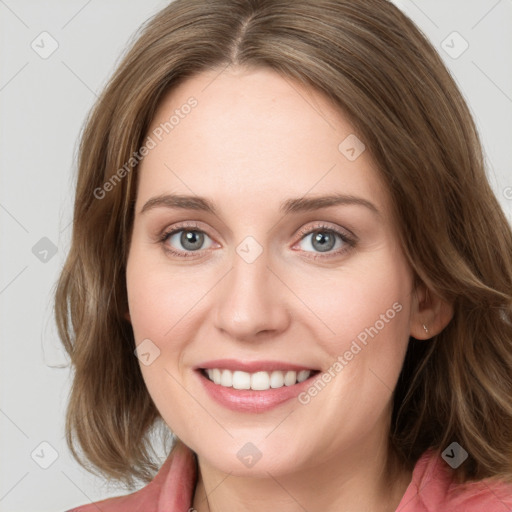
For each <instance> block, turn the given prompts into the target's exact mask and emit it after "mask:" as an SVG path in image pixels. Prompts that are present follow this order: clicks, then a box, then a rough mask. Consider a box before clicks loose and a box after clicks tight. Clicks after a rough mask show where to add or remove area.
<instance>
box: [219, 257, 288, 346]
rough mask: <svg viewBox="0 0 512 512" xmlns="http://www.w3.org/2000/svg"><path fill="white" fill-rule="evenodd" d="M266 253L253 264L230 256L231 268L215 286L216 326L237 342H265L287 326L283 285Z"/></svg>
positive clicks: (284, 288)
mask: <svg viewBox="0 0 512 512" xmlns="http://www.w3.org/2000/svg"><path fill="white" fill-rule="evenodd" d="M267 255H268V251H266V250H264V251H263V252H262V253H261V254H260V255H259V256H258V257H257V258H256V259H255V260H254V261H252V262H248V261H249V260H246V259H244V258H243V257H241V256H240V255H239V254H238V253H237V252H234V255H233V260H232V261H233V266H232V268H231V271H230V272H229V273H228V275H227V276H226V277H225V278H224V279H222V281H221V283H219V287H217V297H216V300H215V304H216V311H215V315H214V316H215V325H216V327H217V329H219V330H220V331H221V332H222V333H223V334H224V335H225V336H226V335H228V336H230V337H231V338H233V339H236V340H240V341H257V340H263V339H265V340H267V339H269V337H275V336H277V335H279V334H280V333H282V332H284V331H285V330H286V329H287V327H288V326H289V324H290V318H291V317H290V308H289V307H288V306H289V305H288V304H287V300H289V299H290V297H289V294H288V295H287V293H286V286H285V285H284V284H283V282H282V280H281V279H282V278H281V279H280V278H279V277H278V276H277V275H276V274H278V273H277V272H276V271H275V270H274V269H272V268H269V267H271V262H269V258H268V256H267Z"/></svg>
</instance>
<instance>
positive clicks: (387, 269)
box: [295, 251, 410, 357]
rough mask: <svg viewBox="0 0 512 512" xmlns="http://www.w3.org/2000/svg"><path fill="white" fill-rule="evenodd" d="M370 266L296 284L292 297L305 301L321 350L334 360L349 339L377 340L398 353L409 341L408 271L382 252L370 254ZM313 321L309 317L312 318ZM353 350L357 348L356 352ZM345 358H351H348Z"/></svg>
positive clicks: (347, 347) (347, 348) (361, 265)
mask: <svg viewBox="0 0 512 512" xmlns="http://www.w3.org/2000/svg"><path fill="white" fill-rule="evenodd" d="M372 256H373V257H372V261H371V265H370V264H369V265H364V262H363V261H359V262H358V265H357V268H356V266H354V267H353V268H351V267H350V266H347V267H346V268H344V269H343V270H340V272H339V274H338V275H337V276H334V275H333V274H332V273H331V274H330V275H329V276H328V277H323V275H322V274H320V273H318V275H317V276H313V278H312V279H307V280H302V283H300V282H296V284H295V289H296V290H297V295H298V296H300V297H305V298H307V306H308V309H309V310H310V311H311V313H312V314H313V315H314V318H316V320H315V319H314V320H313V321H314V322H315V323H316V324H318V329H317V334H318V337H317V339H318V340H323V341H322V343H323V345H324V347H323V348H324V350H325V351H326V352H327V353H328V354H329V355H330V356H331V357H336V356H337V355H339V354H342V353H344V352H345V351H346V350H350V348H351V344H352V342H353V341H354V340H359V341H360V342H361V343H360V344H361V345H362V346H366V345H365V342H367V344H369V343H368V341H369V340H372V339H377V338H378V339H379V340H382V341H381V343H380V345H379V347H380V348H382V349H383V348H384V347H382V345H383V344H384V343H386V350H387V353H389V352H390V351H391V352H392V351H393V348H394V347H396V349H397V351H398V352H401V351H402V350H403V343H400V340H402V342H403V341H404V340H408V329H409V307H410V304H409V303H410V295H409V294H410V276H409V273H408V270H407V267H406V266H405V265H403V264H402V262H401V261H400V260H399V259H397V258H393V255H392V254H390V255H389V256H388V254H387V253H386V252H385V251H382V254H381V255H380V257H376V256H377V255H376V254H373V255H372ZM312 318H313V317H312ZM355 350H357V348H355ZM349 357H350V356H349Z"/></svg>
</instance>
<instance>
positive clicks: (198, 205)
mask: <svg viewBox="0 0 512 512" xmlns="http://www.w3.org/2000/svg"><path fill="white" fill-rule="evenodd" d="M343 205H357V206H364V207H366V208H368V209H369V210H370V211H372V212H373V213H374V214H376V215H378V216H380V215H381V214H380V211H379V210H378V209H377V207H376V206H375V205H374V204H373V203H371V202H370V201H368V200H367V199H363V198H362V197H356V196H352V195H343V194H329V195H324V196H313V197H308V198H305V197H299V198H291V199H287V200H286V201H283V202H282V203H281V204H280V206H279V211H280V212H281V213H283V214H285V215H286V214H288V213H297V212H307V211H314V210H320V209H321V208H328V207H330V206H343ZM154 208H170V209H183V210H200V211H204V212H207V213H211V214H212V215H215V216H217V215H218V212H217V209H216V208H215V205H214V203H212V202H211V201H210V200H209V199H207V198H206V197H200V196H189V195H178V194H165V195H160V196H156V197H152V198H151V199H149V200H148V201H147V202H146V203H145V204H144V206H143V207H142V209H141V211H140V212H139V213H140V214H143V213H145V212H147V211H149V210H152V209H154Z"/></svg>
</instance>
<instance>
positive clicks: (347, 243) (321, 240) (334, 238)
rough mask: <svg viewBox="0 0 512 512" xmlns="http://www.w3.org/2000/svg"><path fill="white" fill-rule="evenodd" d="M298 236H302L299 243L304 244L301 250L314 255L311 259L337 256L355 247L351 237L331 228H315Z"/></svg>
mask: <svg viewBox="0 0 512 512" xmlns="http://www.w3.org/2000/svg"><path fill="white" fill-rule="evenodd" d="M299 234H300V235H301V236H302V237H301V240H300V242H306V244H305V246H306V247H303V250H304V251H305V252H313V253H316V254H314V255H313V258H330V257H334V256H339V255H341V254H343V253H345V252H347V251H349V250H350V249H351V248H352V247H354V246H355V240H354V239H353V238H352V237H350V236H349V235H348V234H346V233H342V232H340V231H338V230H336V229H334V228H332V227H327V226H315V227H314V228H313V229H309V230H307V231H304V230H303V231H301V232H300V233H299ZM300 242H299V244H300ZM333 249H335V250H333Z"/></svg>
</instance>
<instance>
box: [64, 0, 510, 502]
mask: <svg viewBox="0 0 512 512" xmlns="http://www.w3.org/2000/svg"><path fill="white" fill-rule="evenodd" d="M511 256H512V234H511V230H510V226H509V225H508V224H507V221H506V218H505V216H504V214H503V212H502V210H501V209H500V207H499V204H498V202H497V200H496V198H495V196H494V195H493V193H492V191H491V189H490V187H489V184H488V182H487V179H486V175H485V169H484V165H483V159H482V150H481V146H480V142H479V138H478V134H477V132H476V129H475V126H474V123H473V120H472V118H471V116H470V113H469V111H468V108H467V106H466V104H465V102H464V100H463V98H462V96H461V95H460V92H459V91H458V89H457V87H456V85H455V84H454V82H453V80H452V79H451V77H450V75H449V73H448V72H447V70H446V68H445V67H444V66H443V64H442V62H441V60H440V58H439V56H438V55H437V54H436V52H435V50H434V49H433V48H432V47H431V45H430V44H429V43H428V41H427V40H426V39H425V38H424V36H423V35H422V34H421V33H420V32H419V31H418V29H417V28H416V27H415V26H414V25H413V23H412V22H411V21H410V20H409V19H408V18H407V17H406V16H405V15H404V14H403V13H401V12H400V11H399V10H398V9H397V8H396V7H394V6H393V5H392V4H390V3H388V2H386V1H383V0H357V1H353V0H351V1H344V0H337V1H332V0H322V1H316V2H307V1H302V0H300V1H295V0H294V1H291V0H286V1H285V0H283V1H270V0H252V1H251V0H213V1H212V0H208V1H206V0H177V1H175V2H173V3H172V4H170V5H169V6H168V7H166V8H165V9H163V10H162V11H161V12H160V13H158V14H157V15H156V16H155V17H154V18H153V19H152V20H151V21H150V22H149V23H148V24H147V25H146V27H145V29H144V31H143V32H142V34H141V35H140V37H139V39H138V40H137V41H136V43H135V44H134V46H133V48H131V49H130V51H129V52H128V53H127V55H126V56H125V58H124V60H123V61H122V63H121V64H120V66H119V68H118V69H117V71H116V73H115V74H114V76H113V78H112V80H111V81H110V83H109V84H108V86H107V87H106V89H105V91H104V93H103V94H102V96H101V97H100V99H99V101H98V103H97V105H96V106H95V108H94V110H93V112H92V113H91V116H90V118H89V120H88V123H87V126H86V129H85V131H84V133H83V137H82V142H81V147H80V158H79V175H78V183H77V192H76V199H75V212H74V225H73V240H72V247H71V250H70V253H69V256H68V260H67V262H66V265H65V268H64V269H63V272H62V275H61V278H60V281H59V286H58V290H57V296H56V315H57V322H58V326H59V330H60V335H61V337H62V340H63V343H64V345H65V347H66V349H67V351H68V353H69V355H70V357H71V361H72V363H73V366H74V368H75V375H74V381H73V387H72V393H71V398H70V403H69V407H68V413H67V434H68V438H67V439H68V444H69V446H70V449H71V450H72V453H73V455H74V456H75V457H76V458H77V460H79V461H80V462H81V463H83V464H85V462H84V461H83V460H82V458H81V457H80V456H79V454H78V451H77V450H76V449H75V443H78V445H79V446H80V448H81V450H82V452H83V455H84V456H85V459H86V460H87V461H88V462H89V464H90V465H91V466H92V469H94V468H96V469H97V470H99V472H100V473H101V474H104V475H105V476H107V477H109V478H114V479H119V480H122V481H125V482H126V483H127V484H129V485H130V486H132V488H133V483H134V479H136V478H137V479H140V480H142V481H143V482H145V483H146V484H147V485H146V486H145V487H144V488H142V489H140V490H139V491H137V492H134V493H132V494H130V495H127V496H124V497H117V498H110V499H108V500H103V501H101V502H98V503H95V504H90V505H88V506H82V507H79V508H77V509H74V510H76V511H78V510H80V511H85V510H95V509H97V508H100V509H101V510H103V511H114V510H124V511H127V510H145V511H149V510H154V511H163V510H166V511H167V510H172V511H176V512H183V511H187V510H197V511H198V512H206V511H210V512H214V511H223V512H226V511H230V510H247V511H251V510H276V509H278V510H282V511H296V510H310V511H316V510H322V511H331V510H332V511H337V512H340V511H342V512H343V511H348V510H369V511H370V510H371V511H393V510H400V511H439V510H450V511H453V510H465V511H468V510H471V511H477V510H486V511H498V510H500V511H501V510H507V507H508V508H510V506H512V432H511V430H510V424H511V419H512V393H511V391H512V377H511V375H512V372H511V368H512V361H511V360H512V322H511V309H512V257H511ZM159 426H161V427H163V428H164V433H165V429H166V428H167V427H168V429H169V430H170V431H171V432H172V434H173V437H174V441H175V442H174V444H173V446H172V449H170V452H169V455H168V457H167V459H166V461H165V462H164V464H163V465H162V466H161V467H160V469H159V471H158V474H157V475H156V476H154V475H155V471H156V470H157V469H158V463H157V462H155V461H154V460H152V458H151V450H152V445H151V434H153V433H155V432H156V428H157V427H159Z"/></svg>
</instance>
